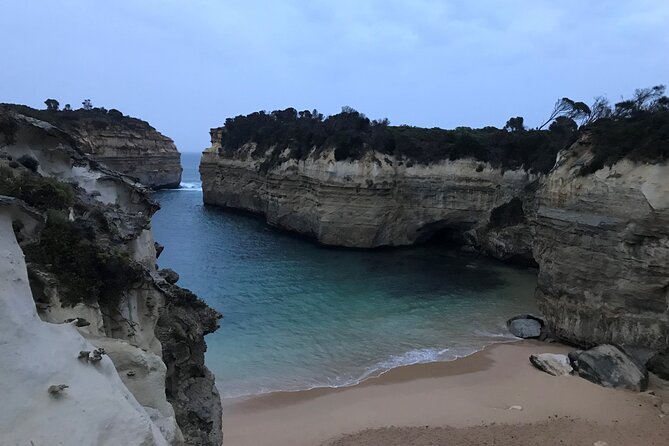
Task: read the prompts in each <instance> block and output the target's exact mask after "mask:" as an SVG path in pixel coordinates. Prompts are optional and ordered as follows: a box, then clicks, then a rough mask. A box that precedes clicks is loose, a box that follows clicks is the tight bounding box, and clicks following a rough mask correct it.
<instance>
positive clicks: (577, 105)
mask: <svg viewBox="0 0 669 446" xmlns="http://www.w3.org/2000/svg"><path fill="white" fill-rule="evenodd" d="M590 114H591V111H590V107H588V105H587V104H586V103H585V102H576V101H573V100H571V99H569V98H562V99H558V101H557V102H556V103H555V106H554V107H553V111H552V112H551V114H550V116H549V117H548V119H547V120H546V122H544V123H543V124H541V125H540V126H539V128H538V129H537V130H541V129H542V128H544V127H545V126H546V125H547V124H550V123H551V122H553V120H554V119H555V118H557V117H558V116H565V117H567V118H571V119H573V120H574V121H578V120H585V119H587V117H588V116H590Z"/></svg>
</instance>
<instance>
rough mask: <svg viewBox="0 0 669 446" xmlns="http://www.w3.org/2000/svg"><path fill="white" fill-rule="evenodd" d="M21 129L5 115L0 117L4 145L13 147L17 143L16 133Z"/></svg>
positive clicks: (0, 129) (0, 130) (0, 133)
mask: <svg viewBox="0 0 669 446" xmlns="http://www.w3.org/2000/svg"><path fill="white" fill-rule="evenodd" d="M18 129H19V127H18V126H17V125H16V122H15V121H14V120H13V119H11V118H9V117H7V116H4V115H1V116H0V135H2V136H3V139H4V144H6V145H12V144H14V143H15V142H16V133H17V132H18Z"/></svg>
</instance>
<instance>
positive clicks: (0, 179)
mask: <svg viewBox="0 0 669 446" xmlns="http://www.w3.org/2000/svg"><path fill="white" fill-rule="evenodd" d="M0 129H2V130H4V131H3V132H0V174H2V175H1V176H0V191H2V192H3V193H13V194H17V195H21V196H22V197H23V199H25V200H26V201H28V202H30V204H31V205H33V206H35V207H36V208H37V209H36V210H35V212H37V213H38V215H39V217H40V218H41V219H43V220H46V223H45V224H44V225H43V226H44V227H43V228H41V229H39V230H34V231H32V232H36V233H37V235H36V236H35V235H32V236H31V234H30V232H31V231H29V229H31V227H32V226H34V225H31V224H30V222H29V221H28V222H27V223H26V222H23V221H21V222H20V224H19V223H16V224H15V225H14V226H15V228H14V229H15V230H16V231H17V232H16V233H17V236H18V237H19V238H20V239H21V240H22V243H23V245H24V250H25V252H26V259H27V260H28V261H29V264H28V265H27V268H26V269H27V272H26V274H29V277H30V286H31V289H32V294H33V299H34V302H33V308H35V307H37V310H38V311H37V313H36V314H39V316H40V317H41V318H42V320H44V321H47V322H51V323H53V324H57V325H53V326H54V327H56V326H61V325H63V324H64V323H66V321H73V322H72V323H67V326H68V327H70V328H71V329H72V330H75V332H76V333H77V335H78V336H80V337H81V336H83V338H85V339H86V340H87V341H88V342H85V343H80V344H82V345H80V347H81V348H78V350H77V351H76V352H74V353H73V355H74V356H73V357H74V358H75V362H76V361H77V360H76V357H77V354H78V352H79V351H80V350H93V348H92V346H98V347H104V348H105V349H107V350H109V356H110V357H113V359H114V362H115V363H117V371H118V372H120V373H121V377H122V379H123V382H125V386H126V387H124V384H123V382H121V381H120V380H119V381H118V384H119V385H120V387H122V388H123V389H125V392H126V393H127V392H128V389H129V390H130V392H132V395H133V396H134V398H135V399H136V401H135V400H133V401H135V404H136V406H137V408H139V410H140V414H141V416H137V415H133V416H137V417H138V422H139V421H141V422H144V423H145V424H146V426H148V428H150V429H149V433H150V434H151V435H153V434H154V433H157V434H156V435H157V438H158V437H159V438H161V439H162V443H161V442H159V441H158V440H156V441H153V440H152V441H153V442H150V441H149V440H147V441H146V442H145V443H141V444H164V443H165V441H167V442H169V444H172V445H179V444H184V443H185V444H198V445H200V444H202V445H216V446H219V445H220V444H221V442H222V433H221V429H220V428H221V419H220V418H221V417H220V412H221V402H220V398H219V397H218V393H217V392H216V389H215V386H214V377H213V376H212V375H211V373H210V372H209V371H208V370H207V369H206V367H205V365H204V358H203V354H204V351H205V349H206V345H205V343H204V334H206V333H209V332H211V331H213V330H215V329H216V328H217V320H218V318H219V317H220V315H219V314H218V313H216V312H215V311H214V310H211V309H210V308H208V307H207V306H206V304H204V302H202V301H201V300H199V299H198V298H197V297H196V296H194V295H192V293H188V292H187V291H186V290H183V289H181V288H180V287H178V286H176V285H173V284H170V283H168V282H167V281H166V280H165V278H164V277H163V276H161V274H160V273H159V272H158V271H156V256H157V249H156V245H155V243H154V241H153V236H152V233H151V229H150V223H151V216H152V215H153V213H154V212H155V211H156V210H157V209H158V206H157V204H156V203H154V202H153V201H152V200H151V199H150V198H149V195H148V191H147V190H146V189H145V188H144V187H143V186H142V185H140V184H139V183H135V182H134V181H132V180H130V179H129V178H128V177H127V176H124V175H121V174H119V173H117V172H115V171H112V170H110V169H108V168H106V167H104V166H102V165H100V164H99V163H96V162H94V161H92V160H90V159H89V158H88V157H87V156H86V155H85V154H84V153H82V152H81V151H80V145H79V144H78V142H77V141H78V139H77V138H79V136H78V135H72V134H70V133H68V132H66V131H65V130H63V129H60V128H58V127H55V126H53V125H51V124H49V123H47V122H44V121H39V120H37V119H35V118H32V117H29V116H25V115H22V114H20V113H17V112H15V111H11V110H10V111H7V110H6V109H2V108H0ZM23 157H26V158H25V159H30V160H32V161H31V162H30V163H29V165H30V166H32V167H34V168H33V169H30V168H27V167H25V166H23V165H21V163H15V162H13V161H14V160H16V159H22V158H23ZM1 201H2V200H0V202H1ZM40 213H41V214H40ZM45 216H46V218H45ZM17 222H18V220H17ZM89 262H93V263H94V264H95V266H94V267H90V264H89ZM105 268H109V270H105V271H107V273H106V274H100V275H98V276H95V277H94V278H93V279H92V278H91V277H89V274H99V271H100V270H101V269H105ZM172 278H174V276H172ZM82 283H83V284H84V285H83V286H82V285H80V284H82ZM183 296H187V297H188V298H187V299H184V298H183ZM171 312H174V313H173V314H172V313H171ZM83 320H85V323H79V321H83ZM45 325H52V324H45ZM83 338H82V339H83ZM175 338H176V339H179V341H182V342H184V343H185V344H186V345H188V347H189V349H190V350H191V351H193V352H194V353H192V354H189V355H187V356H182V357H178V358H177V357H175V355H172V354H170V350H169V348H170V347H169V346H170V345H171V343H172V339H175ZM91 344H92V345H91ZM86 347H88V348H86ZM83 362H86V361H83ZM99 363H100V364H107V363H109V364H110V365H111V361H109V359H108V358H107V359H106V356H104V357H101V358H100V361H99ZM112 367H113V366H112ZM115 373H116V372H115ZM129 374H130V375H132V376H130V375H129ZM3 377H4V375H3ZM117 379H118V376H117ZM52 384H60V383H52ZM65 384H67V383H65ZM192 387H197V389H198V391H197V392H194V391H192V390H191V388H192ZM174 388H177V389H180V390H181V391H179V392H172V391H171V390H172V389H174ZM72 389H73V386H70V388H68V389H66V390H64V391H62V392H61V393H63V394H66V393H68V392H72V391H73V390H72ZM184 389H185V390H184ZM90 391H91V392H92V390H90ZM207 392H208V395H205V393H207ZM45 393H46V392H45ZM137 402H139V404H137ZM203 405H207V406H208V411H207V410H206V409H203ZM110 407H111V406H110ZM79 408H80V409H81V408H87V409H86V412H85V413H87V414H91V415H93V414H94V413H95V409H94V408H92V407H91V408H88V406H86V401H84V400H82V401H81V402H80V403H79ZM89 409H90V410H89ZM194 413H197V418H196V417H194V416H193V414H194ZM208 417H211V418H208ZM85 425H86V419H85V417H84V418H82V415H81V414H79V415H78V418H77V426H85ZM64 426H65V425H64ZM92 429H97V427H96V426H93V427H92ZM151 429H153V431H155V432H153V431H151ZM200 429H201V430H200ZM70 430H72V429H70ZM152 432H153V433H152ZM123 434H124V433H123V432H119V435H118V437H114V436H113V435H112V434H110V433H106V431H105V435H108V437H105V438H106V440H105V441H106V443H105V441H94V440H90V441H88V440H85V441H82V442H78V443H81V444H140V443H139V442H138V443H135V442H133V441H128V442H126V441H125V438H126V437H124V436H123ZM86 438H88V437H86ZM147 438H148V437H147Z"/></svg>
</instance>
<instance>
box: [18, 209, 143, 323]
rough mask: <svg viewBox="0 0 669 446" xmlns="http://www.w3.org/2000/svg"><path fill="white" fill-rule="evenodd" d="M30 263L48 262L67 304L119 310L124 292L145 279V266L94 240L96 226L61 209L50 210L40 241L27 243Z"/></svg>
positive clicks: (44, 263) (27, 256)
mask: <svg viewBox="0 0 669 446" xmlns="http://www.w3.org/2000/svg"><path fill="white" fill-rule="evenodd" d="M25 254H26V258H27V260H28V261H30V262H34V263H39V264H43V265H47V266H48V267H49V269H50V271H51V272H52V273H53V274H55V276H56V277H57V279H58V281H59V282H60V284H61V285H62V286H63V288H62V296H61V298H62V300H63V303H64V304H65V305H75V304H77V303H80V302H85V303H95V302H98V303H100V305H102V306H103V307H105V308H106V309H108V310H115V309H116V308H117V307H118V304H119V301H120V299H121V297H122V296H123V294H124V293H125V292H126V291H128V290H129V289H130V286H131V285H132V284H133V283H134V282H136V281H138V280H139V279H140V278H141V269H140V268H139V267H138V266H136V265H135V264H134V263H133V261H132V260H131V259H130V257H129V255H128V254H127V253H126V252H124V251H121V250H117V249H113V248H109V249H105V248H103V247H101V246H100V245H98V244H97V243H96V242H95V240H94V231H93V228H91V227H90V226H88V225H87V224H86V223H85V222H83V221H81V220H75V221H73V222H72V221H69V220H68V218H67V215H66V214H64V213H63V212H60V211H55V210H49V211H47V224H46V227H45V228H44V230H43V231H42V233H41V236H40V243H39V244H35V245H30V246H27V247H26V249H25Z"/></svg>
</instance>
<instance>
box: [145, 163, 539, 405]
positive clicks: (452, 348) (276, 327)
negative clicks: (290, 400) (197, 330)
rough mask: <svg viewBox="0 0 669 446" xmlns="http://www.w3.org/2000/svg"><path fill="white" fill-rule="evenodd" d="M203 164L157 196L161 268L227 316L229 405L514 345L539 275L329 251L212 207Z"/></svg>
mask: <svg viewBox="0 0 669 446" xmlns="http://www.w3.org/2000/svg"><path fill="white" fill-rule="evenodd" d="M198 161H199V155H198V154H184V156H183V164H184V178H183V183H182V188H181V189H179V190H174V191H163V192H159V193H157V194H156V199H157V200H158V201H159V202H160V203H161V206H162V209H161V210H160V211H159V212H158V213H157V214H156V216H155V217H154V220H153V229H154V235H155V238H156V240H157V241H158V242H160V243H163V244H164V245H165V246H166V248H165V251H164V252H163V253H162V255H161V257H160V258H159V259H158V263H159V264H160V266H161V267H169V268H173V269H175V270H176V271H178V272H179V274H180V275H181V279H180V281H179V284H180V285H181V286H184V287H187V288H190V289H192V290H193V291H194V292H196V293H197V294H198V295H199V296H201V297H202V298H203V299H204V300H205V301H207V303H209V304H210V305H211V306H212V307H214V308H216V309H217V310H219V311H221V312H222V313H223V314H224V319H223V320H222V321H221V328H220V329H219V330H218V331H217V332H216V333H214V334H212V335H209V336H208V337H207V343H208V346H209V349H208V352H207V363H208V365H209V367H210V368H211V369H212V371H213V372H214V374H215V375H216V378H217V381H218V386H219V388H220V390H221V393H222V395H223V396H224V397H237V396H245V395H253V394H260V393H265V392H271V391H277V390H301V389H308V388H313V387H323V386H345V385H351V384H354V383H356V382H359V381H360V380H362V379H364V378H366V377H369V376H374V375H378V374H379V373H382V372H383V371H386V370H388V369H390V368H393V367H397V366H400V365H403V364H411V363H419V362H431V361H439V360H450V359H455V358H457V357H461V356H465V355H468V354H470V353H472V352H474V351H477V350H479V349H481V348H482V347H483V346H484V345H486V344H490V343H493V342H500V341H507V340H509V339H512V338H511V337H510V336H509V335H508V334H507V333H506V330H505V328H504V321H505V320H506V319H507V318H508V317H510V316H512V315H515V314H517V313H521V312H528V311H532V310H534V303H533V299H532V294H533V290H534V286H535V285H536V274H535V272H534V271H532V270H524V269H516V268H511V267H508V266H505V265H502V264H501V263H498V262H493V261H490V260H486V259H482V258H478V259H477V258H474V257H463V256H462V255H461V254H455V253H453V252H450V251H448V250H446V249H444V248H443V247H441V248H440V247H418V248H407V249H392V250H390V249H389V250H375V251H359V250H343V249H332V248H323V247H320V246H318V245H316V244H314V243H311V242H309V241H305V240H302V239H299V238H296V237H293V236H291V235H289V234H286V233H283V232H280V231H276V230H273V229H271V228H268V227H267V226H266V225H265V224H264V223H263V222H262V221H261V220H260V219H257V218H254V217H250V216H246V215H239V214H236V213H231V212H225V211H222V210H220V209H216V208H212V207H205V206H204V205H203V204H202V192H201V187H200V184H199V175H198V173H197V164H198Z"/></svg>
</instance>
